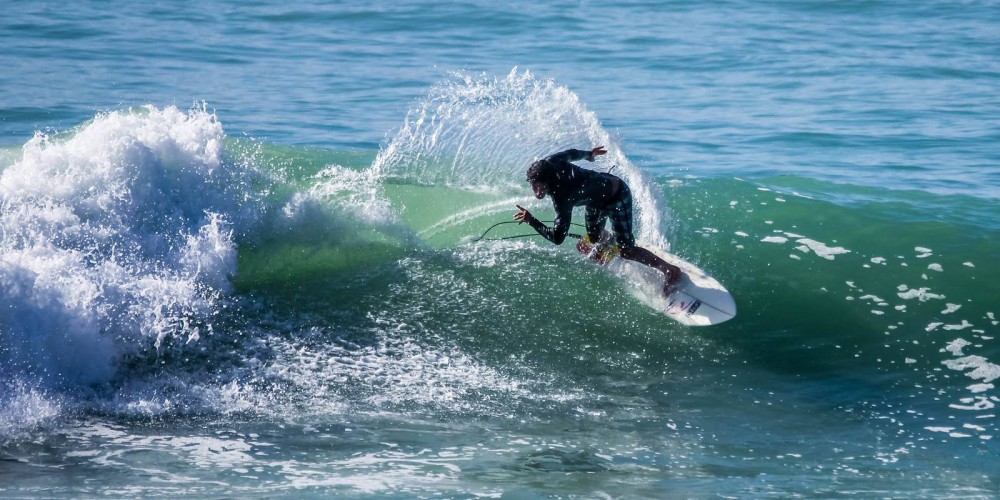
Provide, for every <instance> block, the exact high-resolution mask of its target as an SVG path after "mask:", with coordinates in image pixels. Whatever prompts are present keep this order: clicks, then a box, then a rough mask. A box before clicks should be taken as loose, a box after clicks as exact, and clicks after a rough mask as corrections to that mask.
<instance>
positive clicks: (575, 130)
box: [372, 68, 669, 247]
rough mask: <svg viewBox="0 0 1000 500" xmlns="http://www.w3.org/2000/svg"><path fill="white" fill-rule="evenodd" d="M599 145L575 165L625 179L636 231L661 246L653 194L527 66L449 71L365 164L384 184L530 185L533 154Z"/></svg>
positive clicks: (565, 97)
mask: <svg viewBox="0 0 1000 500" xmlns="http://www.w3.org/2000/svg"><path fill="white" fill-rule="evenodd" d="M594 146H605V147H607V149H608V154H607V155H606V156H604V157H602V158H601V159H600V160H599V161H596V162H594V163H585V164H584V165H583V166H585V167H587V168H591V169H595V170H603V171H611V172H612V173H613V174H615V175H618V176H620V177H622V178H623V179H625V180H626V182H628V184H629V186H630V187H631V189H632V193H633V197H634V200H635V218H636V232H637V234H636V235H637V236H638V237H639V238H640V239H642V240H645V241H648V242H651V243H653V244H655V245H657V246H663V247H666V246H667V242H666V240H665V238H664V236H663V231H664V224H665V223H666V222H667V221H668V220H669V217H667V214H666V211H665V210H666V209H665V206H664V203H663V202H662V200H661V199H660V195H659V194H657V193H659V192H661V191H660V190H658V189H656V188H655V186H654V185H653V184H652V182H651V181H650V180H649V179H648V178H647V177H646V176H645V175H644V174H643V173H642V172H641V171H640V169H639V168H637V167H636V166H635V165H634V164H633V163H632V162H631V161H630V160H629V159H628V157H627V156H626V154H625V152H624V151H623V150H622V148H621V146H620V145H619V144H618V141H616V140H615V139H614V138H613V137H612V136H611V134H609V133H608V132H607V130H605V129H604V128H603V126H602V125H601V123H600V120H598V118H597V115H596V114H595V113H594V112H592V111H590V110H589V109H588V108H587V106H586V104H585V103H583V102H582V101H581V100H580V98H579V96H577V95H576V94H575V93H573V92H572V91H571V90H570V89H569V88H567V87H565V86H562V85H559V84H557V83H555V82H554V81H553V80H548V79H539V78H536V77H535V76H534V75H533V74H532V73H531V72H530V71H523V72H521V71H518V69H517V68H514V69H513V70H511V72H510V73H509V74H507V76H506V77H503V78H493V77H489V76H486V75H472V74H468V73H461V72H460V73H453V74H452V75H451V77H450V78H449V79H447V80H445V81H443V82H441V83H439V84H437V85H435V86H434V87H433V88H431V90H430V91H429V93H428V95H427V96H426V98H425V99H424V100H423V101H422V102H421V103H420V104H419V105H418V106H416V107H414V108H412V109H411V110H410V111H409V112H408V113H407V115H406V119H405V120H404V123H403V125H402V126H401V127H400V130H399V131H398V132H397V133H396V135H395V136H394V137H393V138H392V139H391V140H390V141H389V142H388V143H387V144H386V145H385V146H383V147H382V149H381V150H380V151H379V155H378V157H377V158H376V160H375V162H374V164H373V165H372V169H373V170H374V172H376V174H377V175H378V176H380V177H384V178H385V179H386V180H387V181H388V182H411V183H417V184H421V185H432V186H447V187H450V188H456V189H463V190H472V191H490V192H495V191H497V190H503V191H505V192H523V193H524V194H525V195H526V197H527V196H528V195H530V190H529V189H528V186H527V184H526V183H525V182H524V178H525V177H524V176H525V170H526V169H527V166H528V165H529V164H530V163H531V162H532V161H534V160H536V159H539V158H542V157H545V156H548V155H550V154H553V153H556V152H559V151H562V150H564V149H568V148H578V149H582V148H590V147H594Z"/></svg>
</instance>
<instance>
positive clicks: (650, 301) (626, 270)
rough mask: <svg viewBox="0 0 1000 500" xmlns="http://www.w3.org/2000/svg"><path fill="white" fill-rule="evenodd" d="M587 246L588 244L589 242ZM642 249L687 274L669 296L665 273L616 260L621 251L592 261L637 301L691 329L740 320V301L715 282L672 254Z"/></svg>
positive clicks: (643, 245)
mask: <svg viewBox="0 0 1000 500" xmlns="http://www.w3.org/2000/svg"><path fill="white" fill-rule="evenodd" d="M584 243H587V242H586V240H584ZM638 245H639V246H641V247H643V248H646V249H648V250H649V251H650V252H653V253H654V254H656V255H657V256H658V257H660V258H661V259H663V260H665V261H667V262H668V263H670V264H673V265H675V266H677V267H679V268H680V269H681V271H684V276H683V277H682V278H681V280H680V282H679V283H678V284H677V287H676V288H675V289H674V291H673V292H671V294H670V295H669V296H664V295H663V274H662V273H660V272H659V271H657V270H655V269H652V268H650V267H647V266H644V265H642V264H639V263H636V262H629V261H627V260H625V259H622V258H615V257H616V256H617V251H616V250H617V249H613V250H612V251H610V252H605V253H604V255H601V256H595V255H590V256H589V257H590V259H591V260H594V261H596V262H598V263H599V264H604V265H606V267H607V268H608V269H609V270H610V271H612V272H614V273H615V274H618V275H620V276H623V277H625V278H626V281H628V283H629V291H630V292H631V293H632V295H633V296H635V297H636V298H637V299H639V300H640V301H642V302H643V303H645V304H646V305H648V306H649V307H652V308H653V309H656V310H657V311H660V312H661V313H663V314H665V315H667V316H669V317H670V318H672V319H674V320H675V321H677V322H679V323H682V324H684V325H689V326H708V325H717V324H719V323H722V322H724V321H727V320H730V319H732V318H733V317H735V316H736V301H734V300H733V296H732V295H730V293H729V291H727V290H726V288H725V287H723V286H722V284H721V283H719V282H718V281H717V280H716V279H715V278H712V277H711V276H709V275H708V274H706V273H705V272H704V271H702V270H701V269H699V268H698V267H697V266H695V265H694V264H692V263H690V262H688V261H686V260H684V259H682V258H680V257H678V256H676V255H674V254H672V253H669V252H665V251H663V250H660V249H658V248H655V247H653V246H651V245H649V244H646V243H642V242H639V243H638ZM577 250H578V251H580V252H581V253H587V248H581V247H578V248H577Z"/></svg>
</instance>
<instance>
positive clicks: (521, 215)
mask: <svg viewBox="0 0 1000 500" xmlns="http://www.w3.org/2000/svg"><path fill="white" fill-rule="evenodd" d="M514 206H516V207H517V208H519V209H520V210H519V211H518V212H517V213H516V214H514V220H516V221H517V223H518V224H523V223H525V222H528V223H530V221H531V219H534V218H535V216H534V215H531V212H529V211H528V209H527V208H524V207H522V206H521V205H514Z"/></svg>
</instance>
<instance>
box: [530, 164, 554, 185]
mask: <svg viewBox="0 0 1000 500" xmlns="http://www.w3.org/2000/svg"><path fill="white" fill-rule="evenodd" d="M526 180H527V181H528V182H541V183H542V184H553V183H554V182H555V180H556V166H555V164H553V163H552V162H551V161H549V160H548V159H544V160H538V161H536V162H534V163H532V164H531V166H530V167H528V175H527V179H526Z"/></svg>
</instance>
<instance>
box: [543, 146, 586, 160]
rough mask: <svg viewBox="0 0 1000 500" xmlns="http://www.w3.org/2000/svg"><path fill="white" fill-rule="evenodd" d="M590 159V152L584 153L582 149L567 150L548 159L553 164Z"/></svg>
mask: <svg viewBox="0 0 1000 500" xmlns="http://www.w3.org/2000/svg"><path fill="white" fill-rule="evenodd" d="M588 158H590V151H584V150H582V149H567V150H566V151H561V152H559V153H556V154H554V155H552V156H550V157H548V158H546V159H547V160H549V161H551V162H561V161H566V162H570V161H577V160H583V159H588Z"/></svg>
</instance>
